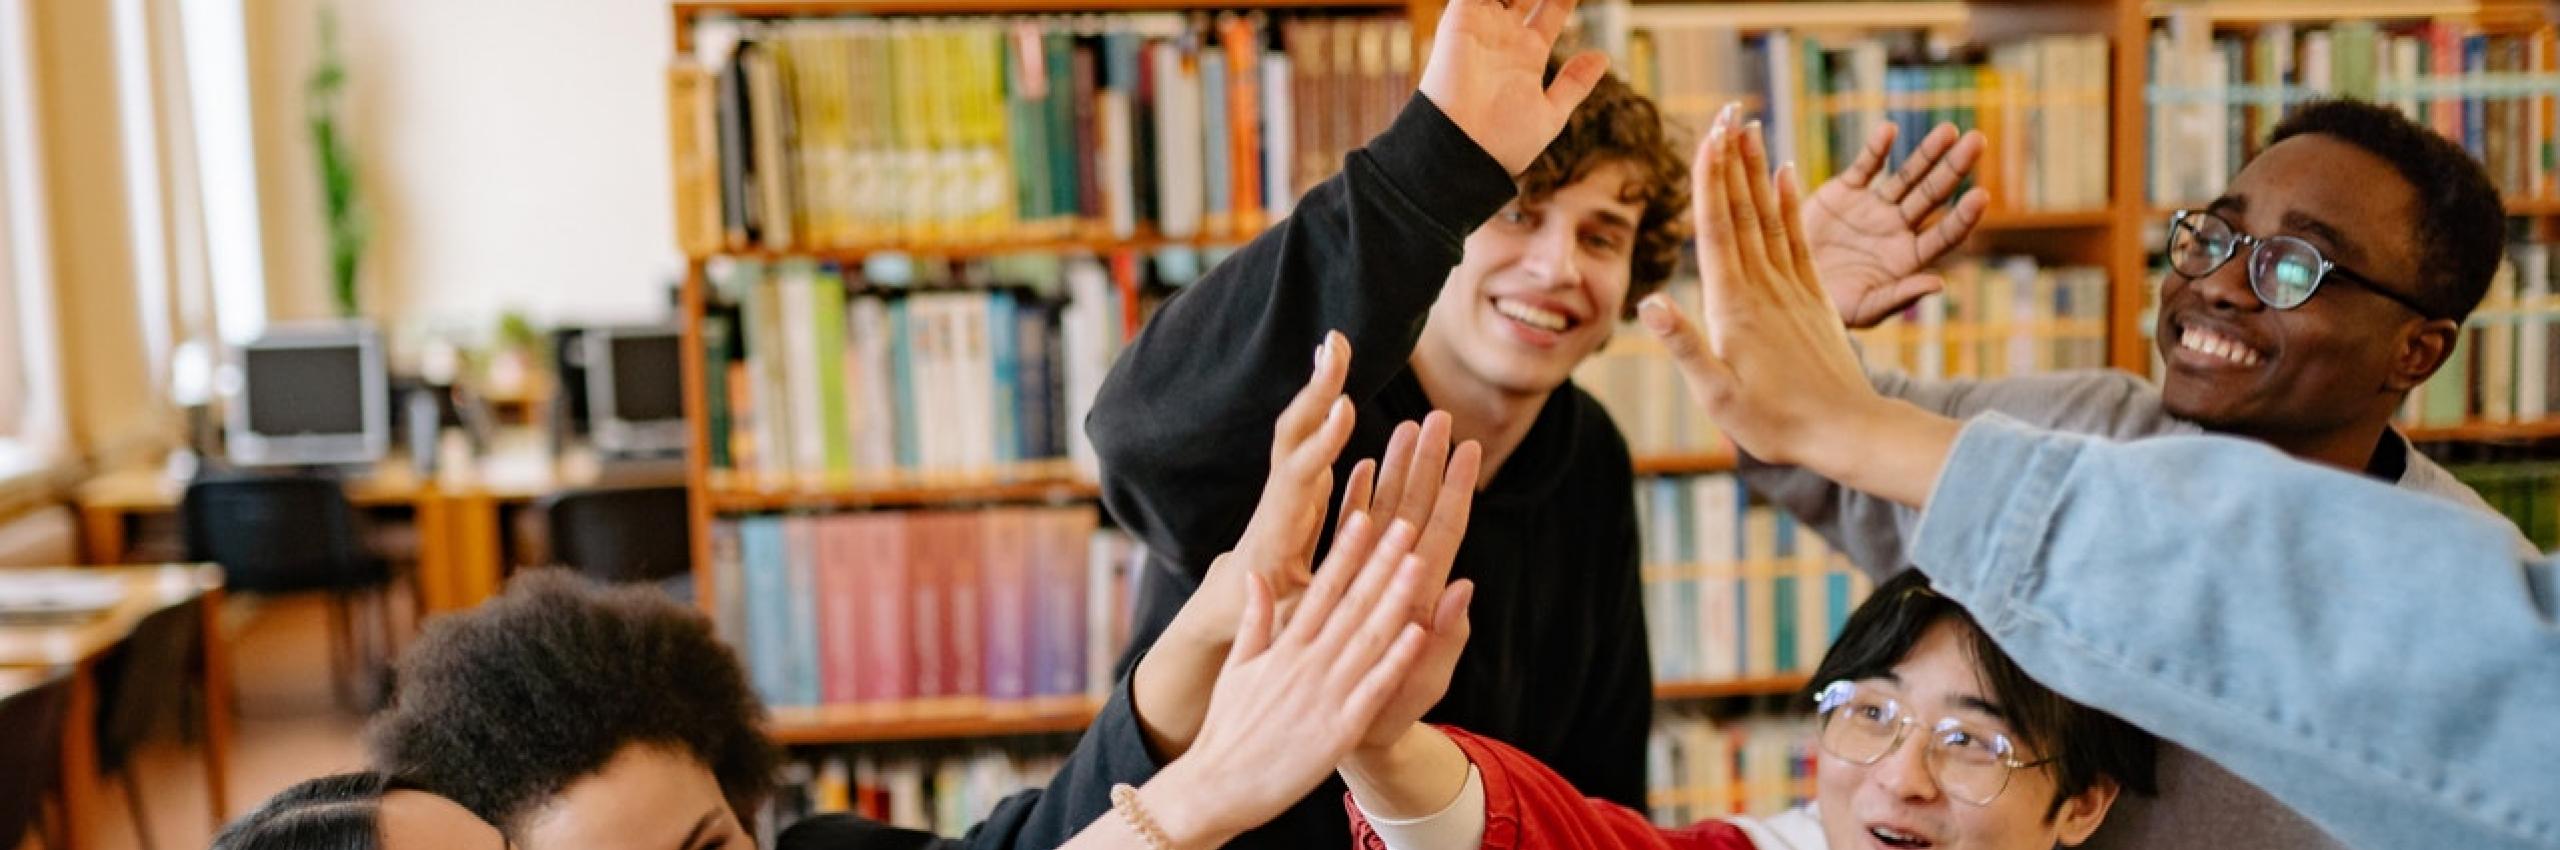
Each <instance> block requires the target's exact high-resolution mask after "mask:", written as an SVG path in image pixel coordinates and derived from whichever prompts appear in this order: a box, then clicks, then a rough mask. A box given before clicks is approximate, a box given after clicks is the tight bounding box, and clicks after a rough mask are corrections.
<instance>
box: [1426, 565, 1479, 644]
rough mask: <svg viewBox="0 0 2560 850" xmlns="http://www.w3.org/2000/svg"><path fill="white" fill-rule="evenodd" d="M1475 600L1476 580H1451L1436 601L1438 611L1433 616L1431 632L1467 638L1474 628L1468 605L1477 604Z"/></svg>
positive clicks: (1460, 639) (1438, 634)
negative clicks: (1470, 619) (1468, 613)
mask: <svg viewBox="0 0 2560 850" xmlns="http://www.w3.org/2000/svg"><path fill="white" fill-rule="evenodd" d="M1475 601H1476V583H1475V582H1473V581H1470V580H1467V579H1459V580H1457V581H1454V582H1450V583H1449V586H1448V587H1447V588H1444V589H1442V590H1441V591H1440V600H1439V602H1437V603H1435V607H1436V608H1437V609H1438V612H1437V613H1436V614H1435V615H1434V616H1433V617H1432V618H1431V634H1432V635H1434V636H1442V635H1455V636H1456V638H1457V639H1458V640H1459V641H1464V640H1466V637H1467V633H1468V631H1469V630H1470V629H1471V628H1472V627H1471V626H1470V625H1469V620H1468V617H1467V606H1469V605H1473V604H1475Z"/></svg>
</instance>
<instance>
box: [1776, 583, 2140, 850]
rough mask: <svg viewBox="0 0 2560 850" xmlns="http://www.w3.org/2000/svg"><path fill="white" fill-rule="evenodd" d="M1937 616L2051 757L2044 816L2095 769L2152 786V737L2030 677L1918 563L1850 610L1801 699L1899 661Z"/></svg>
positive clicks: (2021, 731)
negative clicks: (1956, 629)
mask: <svg viewBox="0 0 2560 850" xmlns="http://www.w3.org/2000/svg"><path fill="white" fill-rule="evenodd" d="M1941 621H1945V622H1952V623H1955V624H1956V625H1958V626H1960V627H1962V628H1963V630H1964V634H1965V641H1966V647H1967V649H1969V650H1970V654H1971V655H1972V656H1973V659H1974V661H1975V663H1977V664H1980V665H1981V666H1982V679H1983V682H1984V683H1985V684H1988V685H1990V686H1991V698H1992V699H1994V700H1996V701H1998V702H1999V704H2000V710H2001V711H2002V712H2003V713H2004V714H2006V715H2007V719H2008V721H2009V728H2010V730H2011V731H2013V732H2015V733H2017V735H2018V737H2019V738H2020V739H2021V740H2022V742H2023V743H2025V744H2026V745H2027V746H2029V747H2031V748H2034V750H2035V751H2036V752H2039V753H2043V754H2044V757H2045V758H2050V759H2052V760H2053V761H2052V763H2050V764H2048V765H2046V767H2045V769H2046V770H2049V771H2052V774H2053V777H2054V791H2053V802H2052V803H2051V804H2050V805H2048V806H2047V807H2046V808H2045V813H2044V816H2045V818H2046V819H2048V820H2050V819H2051V818H2052V817H2053V816H2054V814H2055V813H2057V812H2060V811H2061V810H2062V802H2063V801H2064V800H2068V799H2070V798H2072V797H2076V796H2079V795H2080V793H2081V792H2083V791H2087V790H2089V787H2090V786H2091V785H2094V784H2096V783H2097V780H2098V777H2101V776H2105V777H2112V778H2113V779H2115V781H2116V784H2117V785H2120V786H2123V787H2124V788H2126V789H2128V790H2132V791H2135V792H2138V793H2142V794H2150V793H2153V792H2154V790H2155V788H2156V787H2157V786H2156V779H2155V775H2156V774H2155V770H2156V768H2157V767H2158V765H2157V761H2158V757H2159V741H2158V740H2157V739H2155V738H2153V737H2151V735H2150V733H2147V732H2144V731H2142V730H2140V729H2136V728H2134V727H2133V725H2132V724H2129V723H2126V722H2124V721H2122V720H2118V719H2116V717H2115V716H2114V715H2111V714H2108V713H2106V712H2103V711H2099V710H2097V709H2094V708H2090V707H2088V706H2085V705H2081V704H2079V703H2076V702H2072V701H2070V700H2068V699H2064V698H2063V697H2062V695H2061V694H2057V693H2054V692H2053V691H2052V690H2051V689H2049V688H2046V687H2045V686H2044V685H2042V684H2039V683H2037V682H2036V680H2034V679H2031V678H2028V676H2027V673H2026V671H2024V670H2020V669H2018V664H2017V662H2015V661H2011V660H2009V655H2008V653H2005V652H2001V651H2000V646H1999V645H1998V644H1995V643H1992V642H1991V636H1990V635H1986V634H1983V632H1982V627H1981V626H1980V625H1978V624H1976V623H1975V622H1974V620H1973V615H1971V614H1968V613H1965V610H1964V608H1963V607H1961V606H1959V605H1957V604H1956V603H1955V600H1952V599H1948V598H1946V597H1944V596H1940V595H1938V592H1937V591H1936V590H1933V589H1931V588H1930V587H1929V578H1928V577H1927V576H1924V575H1921V574H1920V571H1918V570H1905V571H1903V573H1902V574H1901V575H1897V576H1894V577H1893V578H1892V579H1890V580H1888V581H1886V582H1885V583H1883V584H1881V585H1877V586H1876V590H1875V593H1874V594H1873V595H1870V596H1868V597H1867V601H1866V602H1865V603H1863V604H1860V605H1859V606H1858V609H1857V610H1856V611H1852V612H1850V614H1849V621H1848V623H1847V624H1846V625H1843V626H1842V627H1841V629H1840V637H1839V639H1838V640H1837V641H1835V642H1833V643H1832V645H1831V651H1830V652H1829V653H1827V654H1825V655H1823V656H1822V663H1821V664H1820V665H1819V666H1816V667H1815V668H1814V671H1813V679H1812V681H1811V683H1810V684H1808V685H1807V688H1806V693H1805V699H1806V701H1808V702H1810V701H1811V700H1812V696H1813V693H1815V692H1817V691H1820V690H1821V689H1822V687H1823V686H1824V685H1828V684H1830V683H1832V682H1836V681H1840V680H1843V679H1846V680H1850V681H1856V680H1859V679H1867V678H1873V677H1876V676H1882V675H1884V674H1886V673H1888V672H1891V671H1892V670H1893V665H1895V664H1899V663H1901V662H1902V659H1903V658H1904V657H1905V656H1908V655H1910V654H1911V648H1912V647H1914V646H1918V645H1919V643H1920V636H1921V635H1923V634H1926V633H1927V632H1928V631H1929V627H1930V626H1934V625H1937V624H1938V623H1939V622H1941Z"/></svg>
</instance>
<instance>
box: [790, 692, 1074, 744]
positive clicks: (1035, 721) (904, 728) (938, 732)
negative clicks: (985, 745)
mask: <svg viewBox="0 0 2560 850" xmlns="http://www.w3.org/2000/svg"><path fill="white" fill-rule="evenodd" d="M1101 712H1102V703H1101V702H1100V701H1098V700H1091V699H1081V700H1077V701H1075V702H1074V703H1073V704H1072V705H1066V706H1023V707H1015V708H997V709H992V710H976V711H959V712H952V711H913V712H901V711H899V710H897V709H881V708H876V707H869V706H825V707H819V708H777V709H774V710H773V719H772V722H771V723H770V724H769V725H767V726H766V727H765V729H766V731H767V732H768V733H769V734H771V735H772V736H773V739H774V741H775V742H776V743H780V744H784V745H818V744H870V743H886V742H892V741H932V740H949V739H954V738H1003V737H1018V736H1023V735H1055V734H1061V733H1071V732H1082V731H1084V728H1085V727H1087V726H1091V725H1093V718H1094V716H1095V715H1097V714H1100V713H1101Z"/></svg>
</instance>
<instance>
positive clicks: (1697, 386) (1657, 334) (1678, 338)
mask: <svg viewBox="0 0 2560 850" xmlns="http://www.w3.org/2000/svg"><path fill="white" fill-rule="evenodd" d="M1636 316H1637V318H1638V319H1639V320H1641V321H1643V322H1644V327H1645V330H1646V331H1649V332H1651V333H1652V334H1653V338H1654V339H1656V340H1659V341H1661V342H1662V348H1663V350H1664V351H1666V352H1668V353H1669V354H1670V355H1671V363H1672V365H1674V366H1677V367H1679V369H1680V376H1681V378H1682V379H1684V380H1686V381H1687V382H1688V383H1689V393H1690V394H1691V395H1693V396H1696V397H1697V398H1698V399H1699V400H1701V401H1711V400H1713V399H1715V398H1718V397H1719V396H1720V394H1721V390H1722V388H1724V387H1727V386H1731V385H1732V383H1733V370H1732V369H1731V368H1730V367H1727V366H1726V365H1725V364H1724V361H1723V360H1721V359H1718V358H1717V357H1716V355H1715V352H1714V351H1712V350H1710V349H1709V348H1708V346H1707V338H1706V335H1705V334H1703V333H1701V332H1699V330H1698V326H1697V325H1695V324H1693V323H1691V322H1690V321H1689V317H1687V316H1684V315H1681V314H1680V308H1679V307H1677V306H1674V305H1673V304H1672V303H1671V298H1670V296H1667V295H1663V294H1662V293H1659V292H1657V293H1654V294H1652V295H1648V296H1645V299H1644V301H1643V302H1642V303H1641V304H1640V305H1639V306H1638V307H1637V308H1636ZM1710 407H1711V408H1712V407H1713V405H1710Z"/></svg>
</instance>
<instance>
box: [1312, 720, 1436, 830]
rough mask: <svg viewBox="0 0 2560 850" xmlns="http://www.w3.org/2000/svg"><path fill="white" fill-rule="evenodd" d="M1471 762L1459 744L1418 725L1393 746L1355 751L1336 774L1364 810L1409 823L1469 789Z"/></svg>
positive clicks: (1409, 729)
mask: <svg viewBox="0 0 2560 850" xmlns="http://www.w3.org/2000/svg"><path fill="white" fill-rule="evenodd" d="M1468 763H1469V762H1468V758H1467V754H1466V751H1464V750H1461V749H1459V747H1458V742H1456V741H1453V740H1450V738H1449V736H1448V735H1446V734H1443V733H1441V731H1440V730H1438V729H1434V728H1432V727H1430V726H1426V725H1423V724H1421V723H1415V724H1413V725H1412V726H1411V727H1409V728H1407V729H1406V731H1405V733H1404V734H1403V735H1399V736H1397V737H1396V740H1395V743H1393V744H1390V745H1387V746H1383V747H1365V748H1362V749H1359V750H1354V751H1352V752H1351V754H1350V755H1348V756H1346V757H1344V758H1343V760H1342V762H1341V763H1340V764H1339V765H1336V770H1337V771H1338V772H1339V773H1341V774H1342V781H1343V784H1345V785H1348V786H1350V788H1351V795H1352V797H1353V798H1354V799H1356V800H1357V801H1359V804H1360V809H1361V811H1364V812H1367V813H1369V815H1370V816H1372V817H1381V818H1389V819H1395V820H1410V819H1413V818H1419V817H1427V816H1429V815H1431V814H1433V813H1435V812H1439V811H1441V810H1443V809H1446V808H1448V807H1449V803H1450V801H1452V800H1455V799H1457V796H1458V792H1460V791H1461V790H1464V789H1465V787H1466V782H1467V766H1468Z"/></svg>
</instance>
